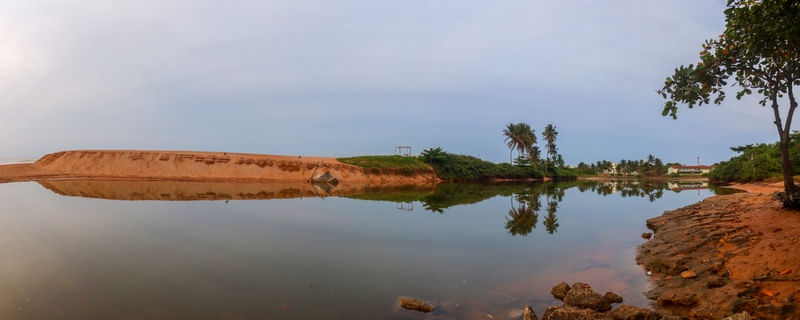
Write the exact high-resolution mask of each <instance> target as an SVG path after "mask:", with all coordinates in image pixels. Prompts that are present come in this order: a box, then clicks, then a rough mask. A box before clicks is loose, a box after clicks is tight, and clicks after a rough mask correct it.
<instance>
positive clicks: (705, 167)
mask: <svg viewBox="0 0 800 320" xmlns="http://www.w3.org/2000/svg"><path fill="white" fill-rule="evenodd" d="M670 168H675V169H714V166H671V167H670Z"/></svg>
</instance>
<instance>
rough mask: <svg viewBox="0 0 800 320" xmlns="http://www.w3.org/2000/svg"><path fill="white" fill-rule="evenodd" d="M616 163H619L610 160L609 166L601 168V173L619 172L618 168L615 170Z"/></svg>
mask: <svg viewBox="0 0 800 320" xmlns="http://www.w3.org/2000/svg"><path fill="white" fill-rule="evenodd" d="M618 165H619V163H616V162H611V167H610V168H608V169H606V170H603V173H605V174H617V173H619V170H617V169H618V168H617V166H618Z"/></svg>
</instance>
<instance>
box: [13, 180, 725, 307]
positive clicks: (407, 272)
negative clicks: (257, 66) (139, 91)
mask: <svg viewBox="0 0 800 320" xmlns="http://www.w3.org/2000/svg"><path fill="white" fill-rule="evenodd" d="M48 183H49V184H48ZM48 183H45V182H42V183H41V184H39V183H35V182H30V183H9V184H0V250H1V251H0V252H2V254H0V290H1V291H0V292H2V293H0V319H487V318H488V316H487V314H490V315H492V317H493V318H494V319H517V318H518V317H516V316H517V312H518V311H519V309H521V308H522V307H523V306H524V305H526V304H531V305H533V306H534V308H535V309H536V311H537V313H539V315H540V316H541V313H542V312H543V311H544V307H545V306H546V305H549V304H554V303H555V301H554V300H553V299H552V297H551V296H550V294H549V291H550V288H551V287H552V286H553V285H555V284H557V283H558V282H561V281H566V282H569V283H572V282H575V281H585V282H588V283H590V284H591V285H592V286H593V287H594V288H595V290H597V291H601V292H605V291H606V290H611V291H614V292H616V293H618V294H620V295H622V296H623V297H624V298H625V302H626V303H628V304H635V305H647V304H648V301H647V300H646V299H645V298H644V297H643V296H642V294H641V292H643V291H645V289H646V288H647V287H648V285H649V284H648V281H647V278H646V276H645V274H644V270H642V269H641V267H639V266H637V265H636V264H635V262H634V256H635V247H636V246H637V245H638V244H640V243H642V242H643V241H644V240H643V239H641V237H640V234H641V233H642V232H645V231H647V230H646V228H645V220H646V219H648V218H651V217H654V216H657V215H659V214H661V213H662V212H663V211H664V210H671V209H675V208H678V207H681V206H684V205H688V204H690V203H693V202H697V201H699V200H701V199H703V198H705V197H707V196H710V195H713V194H714V192H713V191H711V190H710V189H705V187H707V185H704V184H699V185H697V184H688V185H687V184H682V185H677V184H674V185H667V184H661V185H644V184H635V183H632V182H626V183H596V182H568V183H548V184H543V183H538V184H528V185H491V186H487V185H440V186H438V187H436V188H435V189H430V188H428V189H425V188H401V189H392V190H379V189H369V190H364V191H362V192H359V193H352V194H347V195H346V196H345V197H324V198H322V197H308V192H319V193H316V194H320V195H324V194H325V192H328V191H330V188H329V187H325V186H323V187H320V188H316V189H311V191H303V190H301V188H299V187H297V188H287V189H281V191H277V192H273V191H270V192H267V191H255V190H258V189H259V186H258V185H252V184H251V185H247V186H237V185H235V184H227V185H224V186H219V185H213V184H208V185H204V184H198V183H187V184H183V185H181V184H159V183H155V182H153V183H141V182H140V183H138V184H137V183H132V182H114V183H112V184H111V185H108V184H99V185H97V184H93V183H92V182H63V183H62V184H60V185H59V184H58V182H55V183H53V182H48ZM54 184H55V185H54ZM669 187H672V188H673V189H675V190H681V189H683V190H682V191H680V192H678V191H674V190H673V189H669ZM270 188H272V189H270ZM334 188H335V187H334ZM686 188H688V189H686ZM206 189H207V190H206ZM240 189H241V190H245V189H246V192H245V191H241V190H240ZM263 189H265V190H266V189H269V190H273V189H274V188H273V187H269V188H267V187H264V188H263ZM198 190H199V191H198ZM237 190H238V191H237ZM287 190H288V191H287ZM315 190H316V191H315ZM65 195H66V196H65ZM293 196H303V198H292V197H293ZM268 198H290V199H270V200H238V199H268ZM110 199H127V200H131V199H173V200H175V199H178V200H182V199H215V200H202V201H124V200H110ZM225 199H227V200H229V201H226V200H225ZM398 296H414V297H418V298H422V299H424V300H427V301H431V302H435V303H436V305H437V308H438V310H437V312H436V313H434V314H428V315H423V314H418V313H415V312H411V311H405V310H401V309H399V308H397V306H395V305H394V304H395V301H396V299H397V297H398Z"/></svg>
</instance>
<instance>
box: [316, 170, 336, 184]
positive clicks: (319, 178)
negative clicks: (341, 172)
mask: <svg viewBox="0 0 800 320" xmlns="http://www.w3.org/2000/svg"><path fill="white" fill-rule="evenodd" d="M311 182H313V183H329V184H332V185H334V186H335V185H337V184H339V179H336V178H334V177H333V175H332V174H331V172H330V171H325V173H323V174H318V175H315V176H313V177H311Z"/></svg>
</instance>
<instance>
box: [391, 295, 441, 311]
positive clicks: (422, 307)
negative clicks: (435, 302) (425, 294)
mask: <svg viewBox="0 0 800 320" xmlns="http://www.w3.org/2000/svg"><path fill="white" fill-rule="evenodd" d="M397 300H398V302H399V303H400V307H402V308H403V309H406V310H415V311H419V312H425V313H428V312H433V311H434V310H435V308H434V307H433V306H432V305H429V304H427V303H425V302H423V301H422V300H419V299H415V298H411V297H398V298H397Z"/></svg>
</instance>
